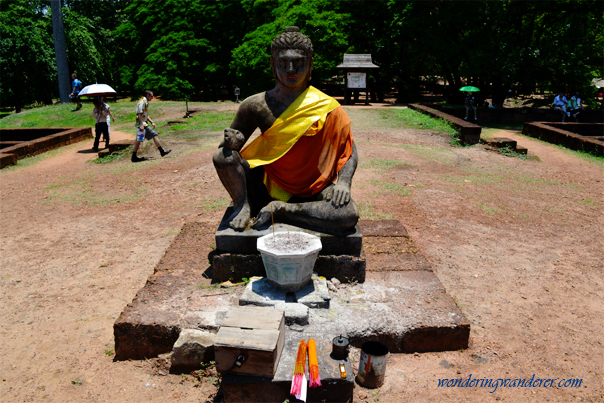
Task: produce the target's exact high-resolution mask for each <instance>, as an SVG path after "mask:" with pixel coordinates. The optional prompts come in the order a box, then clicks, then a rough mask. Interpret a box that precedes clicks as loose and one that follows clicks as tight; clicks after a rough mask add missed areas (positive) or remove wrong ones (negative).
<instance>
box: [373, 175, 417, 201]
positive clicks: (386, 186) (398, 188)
mask: <svg viewBox="0 0 604 403" xmlns="http://www.w3.org/2000/svg"><path fill="white" fill-rule="evenodd" d="M371 184H372V185H373V186H376V187H379V188H381V189H382V190H383V191H386V192H392V193H395V194H397V195H399V196H403V197H410V196H413V191H412V190H411V189H409V188H408V187H405V186H402V185H399V184H397V183H392V182H384V181H383V180H378V179H373V180H372V181H371Z"/></svg>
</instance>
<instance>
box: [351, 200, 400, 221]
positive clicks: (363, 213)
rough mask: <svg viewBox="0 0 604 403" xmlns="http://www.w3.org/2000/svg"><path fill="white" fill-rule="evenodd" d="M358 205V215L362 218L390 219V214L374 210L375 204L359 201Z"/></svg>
mask: <svg viewBox="0 0 604 403" xmlns="http://www.w3.org/2000/svg"><path fill="white" fill-rule="evenodd" d="M358 206H359V216H360V218H361V219H362V220H391V219H392V216H393V215H392V214H391V213H390V214H385V213H380V212H377V211H375V205H374V204H373V203H370V202H361V203H359V204H358Z"/></svg>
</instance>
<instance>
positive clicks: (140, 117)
mask: <svg viewBox="0 0 604 403" xmlns="http://www.w3.org/2000/svg"><path fill="white" fill-rule="evenodd" d="M152 100H153V91H150V90H146V91H145V95H144V96H143V97H142V98H141V99H140V100H139V101H138V104H136V123H135V126H136V127H137V130H136V141H135V142H134V148H133V149H132V162H141V161H145V160H146V159H147V158H145V157H140V158H139V157H137V155H136V152H137V151H138V149H139V147H140V144H141V143H142V142H143V141H145V139H147V140H151V139H153V142H154V143H155V146H156V147H157V149H158V150H159V153H160V154H161V156H162V157H163V156H164V155H167V154H170V152H171V151H172V150H164V149H163V148H162V146H161V144H160V143H159V137H158V134H157V132H156V131H155V130H153V129H155V128H156V126H155V122H154V121H153V120H151V117H150V116H149V102H151V101H152ZM147 122H149V123H151V124H152V125H153V129H151V128H150V127H149V125H148V124H147Z"/></svg>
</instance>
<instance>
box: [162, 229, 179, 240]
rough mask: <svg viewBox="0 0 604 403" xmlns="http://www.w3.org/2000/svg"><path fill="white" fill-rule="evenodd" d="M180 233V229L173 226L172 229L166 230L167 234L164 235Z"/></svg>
mask: <svg viewBox="0 0 604 403" xmlns="http://www.w3.org/2000/svg"><path fill="white" fill-rule="evenodd" d="M179 233H180V229H179V228H172V229H171V230H169V231H168V232H166V235H164V237H166V238H167V237H169V236H172V235H178V234H179Z"/></svg>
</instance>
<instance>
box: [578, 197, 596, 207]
mask: <svg viewBox="0 0 604 403" xmlns="http://www.w3.org/2000/svg"><path fill="white" fill-rule="evenodd" d="M581 204H583V205H585V206H598V205H599V204H600V203H598V202H597V201H594V200H591V199H589V198H587V199H583V200H581Z"/></svg>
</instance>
